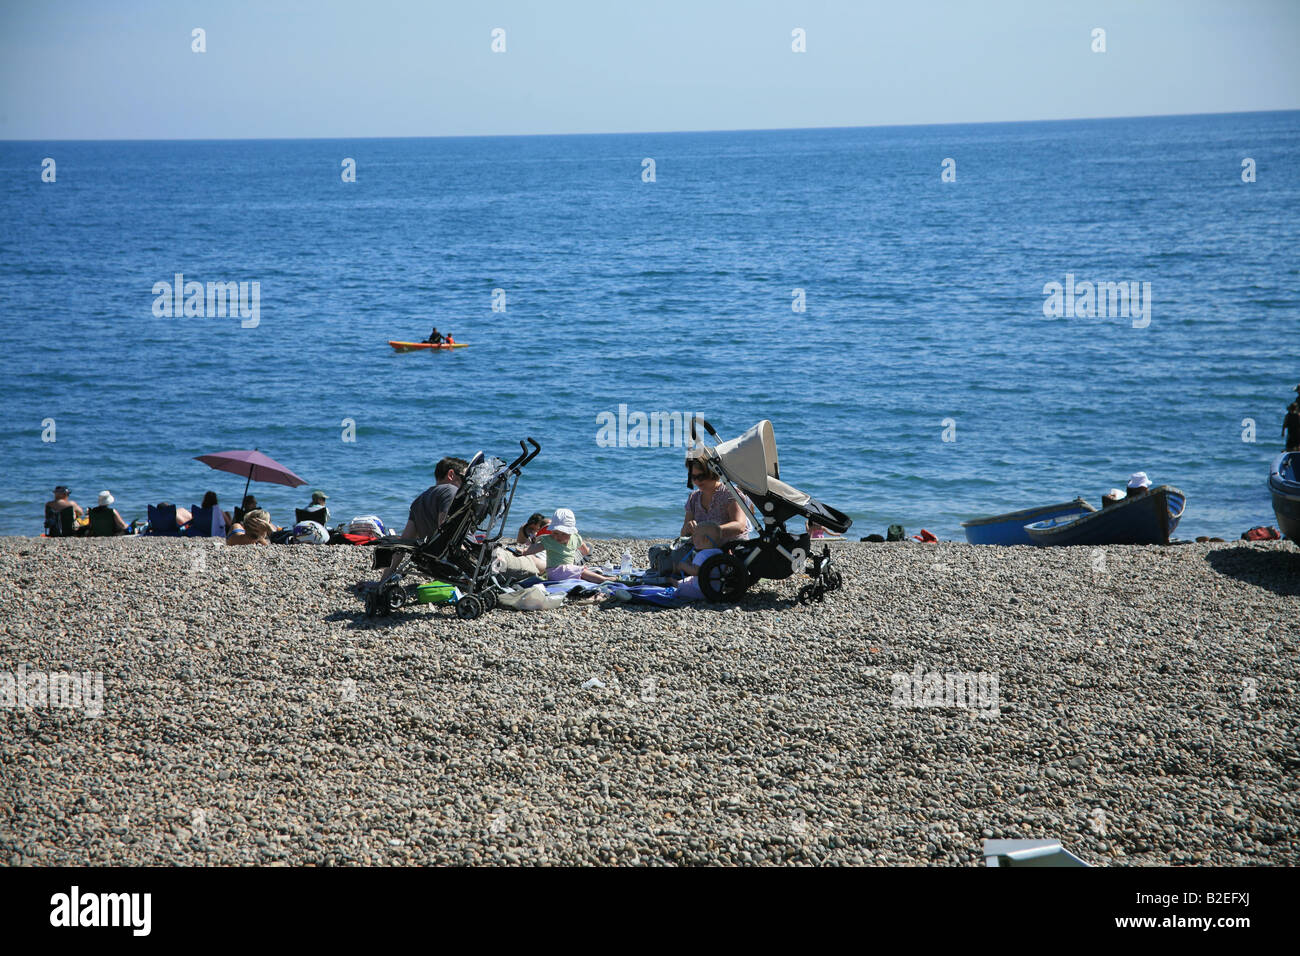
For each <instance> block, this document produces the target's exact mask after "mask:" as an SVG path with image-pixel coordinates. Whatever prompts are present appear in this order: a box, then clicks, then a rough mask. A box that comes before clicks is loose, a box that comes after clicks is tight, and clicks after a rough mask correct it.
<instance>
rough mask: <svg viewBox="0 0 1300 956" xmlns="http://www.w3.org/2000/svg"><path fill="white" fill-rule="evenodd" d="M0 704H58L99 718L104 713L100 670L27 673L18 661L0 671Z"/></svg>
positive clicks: (27, 706) (22, 706)
mask: <svg viewBox="0 0 1300 956" xmlns="http://www.w3.org/2000/svg"><path fill="white" fill-rule="evenodd" d="M0 707H12V708H15V709H19V710H30V709H31V708H33V707H61V708H65V709H68V710H80V711H82V713H84V714H85V715H86V716H87V717H99V716H100V715H102V714H103V713H104V675H103V673H102V672H101V671H94V672H91V671H71V672H69V673H66V674H61V673H58V672H56V671H50V672H49V673H46V672H45V671H33V672H32V673H30V674H29V673H27V665H26V664H19V665H18V670H17V671H0Z"/></svg>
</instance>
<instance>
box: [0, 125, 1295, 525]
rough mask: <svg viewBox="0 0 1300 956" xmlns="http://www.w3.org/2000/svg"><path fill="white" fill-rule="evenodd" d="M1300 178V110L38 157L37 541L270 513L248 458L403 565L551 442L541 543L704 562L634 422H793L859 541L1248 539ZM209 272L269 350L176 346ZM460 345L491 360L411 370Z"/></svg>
mask: <svg viewBox="0 0 1300 956" xmlns="http://www.w3.org/2000/svg"><path fill="white" fill-rule="evenodd" d="M1298 156H1300V113H1296V112H1286V113H1251V114H1238V115H1215V116H1187V117H1164V118H1144V119H1119V120H1091V121H1069V122H1042V123H1011V124H982V125H966V126H918V127H892V128H868V129H818V130H783V131H754V132H720V133H657V134H628V135H607V136H537V137H503V138H447V139H393V140H285V141H266V140H258V141H233V142H214V141H204V142H54V143H37V142H4V143H0V173H2V175H0V223H3V225H2V226H0V306H2V309H0V349H3V353H4V355H5V357H6V360H7V361H6V365H7V369H6V374H5V377H4V378H5V385H4V388H3V392H2V393H0V422H3V431H2V432H0V458H2V460H3V463H4V464H3V468H2V471H3V477H0V533H4V534H29V535H30V534H38V533H39V532H40V530H41V513H42V508H41V506H42V503H43V502H44V501H46V500H47V499H48V498H49V497H50V489H51V488H52V487H53V486H54V485H55V484H58V483H63V484H67V485H69V486H70V487H71V488H72V491H73V498H74V499H76V500H78V501H79V502H80V503H82V504H86V505H90V504H93V503H94V501H95V497H96V494H97V493H98V492H99V491H101V490H103V489H109V490H111V491H112V492H113V494H114V495H115V496H116V497H117V500H118V509H119V510H120V511H121V513H122V514H123V516H124V517H125V518H126V519H127V520H128V521H129V520H131V519H133V518H142V517H143V516H144V514H145V506H146V504H148V503H151V502H158V501H161V500H167V501H173V502H178V503H180V504H183V505H189V504H191V503H197V502H198V500H199V499H200V497H201V496H202V494H203V493H204V491H206V490H209V489H212V490H215V491H216V492H217V493H218V495H219V496H220V498H221V501H222V503H223V505H224V506H226V507H227V508H231V507H233V505H234V504H236V503H238V499H239V496H240V494H241V493H242V491H243V485H244V482H243V480H242V479H240V478H238V477H237V476H235V475H231V474H225V473H220V472H214V471H212V470H210V469H208V468H207V467H206V466H205V465H203V464H201V463H199V462H197V461H195V460H194V456H196V455H201V454H204V453H207V452H214V451H221V450H226V449H232V448H258V449H260V450H261V451H263V452H265V453H266V454H268V455H270V456H271V457H273V458H275V459H276V460H278V461H280V462H282V463H283V464H285V465H286V466H288V467H289V468H291V469H293V470H294V471H295V472H297V473H298V474H299V475H301V476H303V477H304V478H305V479H306V480H307V481H308V482H309V484H308V485H307V486H306V487H303V488H299V489H290V488H286V487H283V486H278V485H268V484H255V485H254V486H253V491H254V492H255V493H256V494H257V495H258V497H259V499H260V500H261V501H262V503H263V504H264V505H266V506H267V507H268V508H269V510H270V511H271V514H272V517H273V518H274V519H276V520H279V521H281V522H284V521H289V520H291V518H292V508H293V507H294V506H295V505H296V506H303V505H305V504H306V503H307V499H308V497H309V492H310V490H311V489H313V488H321V489H323V490H325V491H326V492H327V493H328V494H329V495H330V498H329V504H330V507H331V510H332V511H333V513H334V516H335V518H336V519H337V520H341V519H343V518H348V517H351V516H352V515H355V514H362V513H370V512H374V513H377V514H379V515H380V516H382V517H383V518H384V519H385V520H386V521H388V522H389V523H391V524H393V525H395V526H397V527H398V528H400V527H401V525H402V523H403V520H404V518H405V514H406V509H407V506H408V503H409V502H410V500H411V499H412V498H413V497H414V496H415V495H416V494H418V493H419V492H420V491H421V490H423V489H424V488H425V487H426V486H428V485H429V484H431V483H432V481H433V464H434V462H435V461H436V460H437V459H438V458H440V457H441V456H443V455H448V454H457V455H460V456H463V457H469V456H470V455H471V454H473V453H474V452H475V451H478V450H480V449H481V450H484V451H486V452H488V453H492V454H497V455H500V456H501V457H509V456H510V455H511V453H512V452H515V451H517V449H518V444H517V443H518V441H519V440H520V439H521V438H524V437H526V436H531V437H533V438H535V439H537V441H538V442H540V443H541V446H542V451H541V454H540V456H539V457H538V458H537V459H536V461H534V462H533V464H532V465H530V466H529V467H528V468H527V469H526V471H525V473H524V476H523V478H522V480H521V482H520V485H519V491H518V496H517V498H516V503H515V517H516V519H517V521H518V522H522V521H523V519H524V517H526V515H527V514H528V513H529V512H531V511H551V510H553V509H554V508H556V507H560V506H564V507H570V508H573V509H574V510H575V512H576V513H577V516H578V523H579V527H580V528H581V529H582V530H583V531H584V533H587V534H591V535H613V534H627V535H637V536H657V537H667V536H671V535H673V534H675V532H676V531H677V528H678V527H679V523H680V520H681V512H682V506H683V502H684V499H685V496H686V494H687V490H686V488H685V485H684V470H683V467H682V460H683V449H682V448H681V447H603V446H602V444H600V443H598V441H597V438H598V432H599V428H600V421H601V416H602V413H605V412H609V413H613V414H615V415H617V414H618V409H619V406H620V405H625V406H627V411H628V414H629V415H631V414H634V413H637V412H640V413H643V414H646V415H649V414H650V413H652V412H660V413H682V414H691V413H698V414H700V415H702V416H703V417H704V418H706V419H707V420H708V421H710V422H711V423H712V424H713V425H714V427H715V428H717V430H718V431H719V432H720V433H721V434H722V435H723V436H724V437H732V436H735V435H737V434H739V433H740V432H742V431H743V430H745V429H746V428H748V427H749V426H751V425H753V424H754V423H755V422H757V421H759V420H760V419H764V418H767V419H771V421H772V422H773V425H774V427H775V431H776V438H777V442H778V445H779V448H780V457H781V474H782V477H783V478H784V479H786V480H787V481H788V482H789V483H791V484H793V485H795V486H796V487H798V488H801V489H803V490H805V491H807V492H809V493H810V494H812V495H813V496H814V497H816V498H819V499H821V500H823V501H825V502H827V503H828V504H831V505H833V506H834V507H837V508H839V509H841V510H843V511H846V512H847V513H849V514H850V515H851V516H852V517H853V518H854V520H855V524H854V528H853V529H852V532H851V533H852V534H853V535H854V536H855V537H856V536H859V535H865V534H868V533H871V532H883V531H884V530H885V527H886V526H887V525H889V524H892V523H900V524H903V525H904V526H905V527H906V528H907V530H908V533H909V534H910V533H913V532H915V531H917V530H919V529H920V528H922V527H925V528H928V529H929V530H931V531H933V532H935V533H936V534H938V535H939V536H940V537H941V538H957V539H960V538H961V537H962V533H961V528H960V522H961V521H962V520H964V519H967V518H971V517H975V516H979V515H987V514H994V513H998V512H1002V511H1008V510H1012V509H1017V508H1024V507H1029V506H1033V505H1037V504H1043V503H1049V502H1055V501H1063V500H1067V499H1069V498H1072V497H1074V496H1075V495H1083V496H1085V497H1086V498H1088V499H1089V500H1090V501H1092V503H1093V504H1094V505H1099V504H1100V498H1101V495H1102V494H1103V493H1104V492H1106V491H1107V490H1108V489H1109V488H1111V487H1112V486H1123V485H1124V483H1125V481H1126V479H1127V478H1128V476H1129V474H1130V473H1131V472H1134V471H1137V470H1143V471H1146V472H1147V473H1148V474H1149V475H1150V476H1151V478H1152V480H1153V481H1154V482H1155V483H1157V484H1161V483H1169V484H1173V485H1175V486H1177V487H1179V488H1181V489H1182V490H1183V491H1185V492H1186V493H1187V495H1188V506H1187V512H1186V517H1185V518H1184V520H1183V523H1182V525H1181V527H1180V529H1179V535H1180V536H1181V537H1185V538H1190V537H1193V536H1195V535H1199V534H1209V535H1219V536H1222V537H1230V538H1235V537H1237V536H1238V535H1239V534H1240V533H1241V532H1242V531H1243V530H1245V529H1247V528H1249V527H1251V526H1253V525H1257V524H1273V523H1274V519H1273V515H1272V511H1271V508H1270V504H1269V496H1268V492H1267V485H1266V479H1267V472H1268V464H1269V462H1270V460H1271V459H1272V458H1273V457H1274V456H1275V455H1276V454H1277V453H1278V452H1279V451H1280V450H1281V447H1282V446H1281V439H1280V437H1279V429H1280V424H1281V419H1282V416H1283V414H1284V412H1285V406H1286V403H1287V402H1288V401H1290V400H1292V399H1294V397H1295V395H1294V392H1293V391H1292V389H1293V388H1294V387H1295V385H1296V383H1297V382H1300V349H1298V348H1297V347H1296V336H1297V329H1298V328H1300V326H1298V324H1297V319H1298V318H1300V291H1297V290H1298V289H1300V255H1298V254H1297V249H1300V217H1298V216H1297V214H1298V213H1300V176H1297V175H1296V166H1297V164H1296V160H1297V157H1298ZM47 157H48V158H51V159H53V160H54V161H55V167H54V168H55V181H54V182H43V181H42V176H41V174H42V161H43V160H44V159H45V158H47ZM1246 158H1250V159H1252V160H1253V161H1254V167H1255V177H1256V181H1254V182H1244V181H1243V178H1242V173H1243V165H1242V164H1243V160H1244V159H1246ZM345 159H353V160H355V164H356V181H355V182H344V181H343V178H342V175H341V172H342V169H343V161H344V160H345ZM645 159H652V160H653V161H654V164H653V170H654V181H652V182H647V181H645V179H646V177H647V176H648V172H647V170H648V166H647V165H646V164H644V163H643V160H645ZM948 159H951V160H953V161H954V162H953V163H950V164H947V166H946V167H945V163H944V161H945V160H948ZM945 168H949V169H953V170H954V171H955V179H954V180H953V181H944V177H943V173H944V170H945ZM177 273H180V274H183V275H184V277H185V280H186V281H197V282H202V283H208V282H232V281H233V282H241V281H243V282H249V283H251V282H257V283H258V284H259V286H258V288H259V290H260V298H259V306H258V315H257V323H256V325H255V326H253V327H245V326H246V325H250V322H249V321H247V320H244V321H241V319H240V318H239V317H238V316H236V317H234V318H231V317H229V316H226V317H217V316H199V317H195V316H189V317H187V316H184V315H180V316H177V315H167V314H163V315H156V314H155V300H156V299H157V298H158V296H157V295H156V294H155V293H154V291H153V289H154V287H155V284H156V283H160V282H167V283H171V282H173V277H174V276H175V275H176V274H177ZM1067 276H1071V277H1073V278H1072V279H1071V280H1070V281H1071V282H1072V283H1073V284H1076V285H1077V284H1078V283H1082V282H1101V283H1106V282H1116V283H1119V282H1123V283H1126V284H1127V283H1138V284H1139V288H1147V286H1146V285H1145V284H1147V283H1149V290H1150V292H1149V300H1148V299H1146V298H1145V297H1144V303H1149V307H1150V310H1149V313H1148V314H1147V315H1146V316H1145V317H1143V318H1140V319H1138V318H1129V317H1124V316H1118V317H1117V316H1111V315H1107V316H1094V315H1088V314H1087V312H1086V310H1081V309H1076V310H1074V312H1075V314H1071V313H1069V312H1067V313H1066V314H1064V315H1060V316H1055V315H1053V316H1045V315H1044V303H1045V301H1046V300H1047V299H1048V295H1047V294H1045V292H1044V287H1045V286H1046V285H1047V284H1048V283H1052V282H1057V283H1061V284H1062V285H1065V284H1066V282H1067ZM250 289H251V286H250ZM494 290H501V291H500V292H494ZM795 290H802V301H803V304H804V307H805V308H804V311H801V312H800V311H796V310H795V308H794V305H795V304H796V303H797V301H798V298H799V294H798V293H796V291H795ZM494 303H495V304H496V306H497V310H496V311H494V308H493V306H494ZM502 307H504V310H503V311H502V310H501V308H502ZM159 311H164V310H161V309H159ZM1148 319H1149V322H1148V321H1147V320H1148ZM435 324H436V325H437V326H438V327H439V328H440V329H441V330H442V331H444V332H451V333H453V334H454V335H455V337H456V339H457V340H459V341H462V342H467V343H471V346H470V348H467V349H462V350H459V351H457V352H454V353H439V354H428V353H413V354H396V353H394V352H393V351H392V350H391V349H390V348H389V347H388V345H387V344H386V343H387V341H388V340H390V339H400V340H411V339H416V340H418V339H421V338H423V337H424V336H426V335H427V334H428V333H429V329H430V327H431V326H432V325H435ZM1135 325H1137V326H1139V327H1135ZM1248 420H1249V421H1248ZM347 422H353V423H355V429H354V432H355V441H346V440H344V439H345V438H347V437H350V436H349V430H348V425H347ZM1251 422H1253V423H1254V425H1253V428H1254V435H1253V438H1254V440H1253V441H1249V440H1245V439H1249V438H1251V437H1252V435H1251V424H1250V423H1251ZM51 438H52V439H53V440H52V441H51V440H48V439H51Z"/></svg>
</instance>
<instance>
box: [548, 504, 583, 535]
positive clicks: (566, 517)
mask: <svg viewBox="0 0 1300 956" xmlns="http://www.w3.org/2000/svg"><path fill="white" fill-rule="evenodd" d="M551 530H552V531H558V532H560V534H577V533H578V519H577V518H575V517H574V516H573V512H572V511H571V510H569V509H568V508H556V509H555V514H554V516H552V518H551Z"/></svg>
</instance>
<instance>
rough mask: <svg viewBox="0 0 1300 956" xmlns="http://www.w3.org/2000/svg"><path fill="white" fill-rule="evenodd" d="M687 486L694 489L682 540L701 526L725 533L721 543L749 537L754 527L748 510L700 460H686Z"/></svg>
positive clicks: (687, 510) (683, 523)
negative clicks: (717, 528) (747, 512)
mask: <svg viewBox="0 0 1300 956" xmlns="http://www.w3.org/2000/svg"><path fill="white" fill-rule="evenodd" d="M686 487H687V488H691V489H693V490H692V491H691V495H690V497H689V498H687V499H686V520H684V521H683V522H682V531H681V535H682V537H686V536H687V535H693V534H694V533H695V526H696V525H698V524H716V525H718V527H719V528H720V529H721V532H722V533H721V535H720V537H719V542H725V541H735V540H736V539H737V538H748V537H749V536H750V533H751V526H750V523H749V517H748V516H747V515H746V514H745V509H744V508H743V507H742V506H741V504H740V502H739V501H738V500H737V499H736V496H735V495H733V494H732V493H731V491H730V489H728V488H727V487H726V486H725V485H723V484H722V482H720V481H719V480H718V476H717V475H715V474H714V473H713V472H711V471H710V470H709V469H708V466H706V465H705V464H704V462H703V461H701V460H700V459H698V458H687V459H686Z"/></svg>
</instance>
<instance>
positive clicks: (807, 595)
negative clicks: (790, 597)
mask: <svg viewBox="0 0 1300 956" xmlns="http://www.w3.org/2000/svg"><path fill="white" fill-rule="evenodd" d="M816 597H817V585H815V584H805V585H804V586H803V587H801V588H800V589H799V603H800V604H803V605H805V606H806V605H808V604H810V603H812V601H813V600H814V599H815V598H816Z"/></svg>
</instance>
